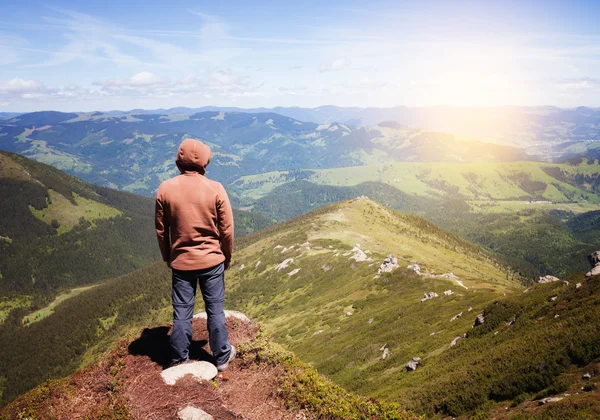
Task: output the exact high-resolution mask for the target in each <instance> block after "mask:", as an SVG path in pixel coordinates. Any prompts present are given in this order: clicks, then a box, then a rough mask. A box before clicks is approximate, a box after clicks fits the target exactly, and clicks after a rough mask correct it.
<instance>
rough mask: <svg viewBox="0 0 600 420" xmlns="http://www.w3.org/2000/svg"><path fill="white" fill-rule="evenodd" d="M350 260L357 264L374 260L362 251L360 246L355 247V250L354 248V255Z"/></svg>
mask: <svg viewBox="0 0 600 420" xmlns="http://www.w3.org/2000/svg"><path fill="white" fill-rule="evenodd" d="M348 259H349V260H354V261H356V262H361V261H372V259H371V258H370V257H369V256H368V255H367V254H366V253H365V252H364V251H363V250H362V249H360V244H356V245H354V248H352V255H351V256H350V258H348Z"/></svg>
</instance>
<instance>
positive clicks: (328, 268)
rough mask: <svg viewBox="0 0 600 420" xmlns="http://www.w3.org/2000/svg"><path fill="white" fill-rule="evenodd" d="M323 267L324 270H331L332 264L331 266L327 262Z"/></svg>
mask: <svg viewBox="0 0 600 420" xmlns="http://www.w3.org/2000/svg"><path fill="white" fill-rule="evenodd" d="M321 269H322V270H323V271H329V270H331V266H329V265H327V264H323V265H322V266H321Z"/></svg>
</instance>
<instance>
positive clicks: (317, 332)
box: [313, 330, 323, 337]
mask: <svg viewBox="0 0 600 420" xmlns="http://www.w3.org/2000/svg"><path fill="white" fill-rule="evenodd" d="M322 332H323V330H317V331H315V332H314V333H313V337H314V336H315V335H319V334H321V333H322Z"/></svg>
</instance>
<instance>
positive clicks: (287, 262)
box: [275, 258, 294, 271]
mask: <svg viewBox="0 0 600 420" xmlns="http://www.w3.org/2000/svg"><path fill="white" fill-rule="evenodd" d="M293 262H294V259H293V258H287V259H285V260H283V261H282V262H280V263H279V264H277V265H276V266H275V270H277V271H281V270H283V269H285V268H288V267H289V266H290V264H291V263H293Z"/></svg>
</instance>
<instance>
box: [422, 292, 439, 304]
mask: <svg viewBox="0 0 600 420" xmlns="http://www.w3.org/2000/svg"><path fill="white" fill-rule="evenodd" d="M436 297H438V294H437V293H435V292H429V293H425V295H424V296H423V299H421V302H425V301H426V300H429V299H433V298H436Z"/></svg>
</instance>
